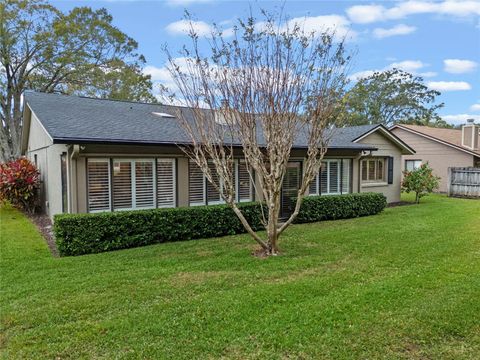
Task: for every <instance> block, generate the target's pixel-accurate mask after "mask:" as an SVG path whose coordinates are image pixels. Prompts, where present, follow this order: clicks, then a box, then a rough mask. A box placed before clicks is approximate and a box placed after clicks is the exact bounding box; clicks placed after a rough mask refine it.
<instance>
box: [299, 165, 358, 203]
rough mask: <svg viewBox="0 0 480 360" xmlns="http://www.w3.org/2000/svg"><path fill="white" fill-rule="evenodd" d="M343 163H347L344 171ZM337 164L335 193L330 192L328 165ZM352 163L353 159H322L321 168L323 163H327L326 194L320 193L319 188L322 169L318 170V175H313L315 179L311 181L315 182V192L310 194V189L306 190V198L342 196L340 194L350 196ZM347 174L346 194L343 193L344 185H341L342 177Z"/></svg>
mask: <svg viewBox="0 0 480 360" xmlns="http://www.w3.org/2000/svg"><path fill="white" fill-rule="evenodd" d="M344 161H348V168H347V169H345V167H344ZM334 162H336V163H337V166H338V171H337V189H338V190H337V191H336V192H331V191H330V163H334ZM352 162H353V158H349V157H346V158H343V157H342V158H327V159H325V158H324V159H322V166H323V163H327V164H328V165H327V190H328V191H327V192H322V189H321V186H322V182H321V173H322V167H320V169H319V170H318V173H317V174H316V175H315V178H314V179H313V181H314V182H315V188H316V192H314V193H311V192H310V187H309V189H308V195H307V196H319V195H320V196H321V195H325V196H329V195H342V194H350V193H351V192H352V189H351V185H352ZM345 170H346V172H345ZM345 174H347V176H348V181H347V188H348V192H346V191H343V189H344V186H345V184H344V183H343V176H344V175H345Z"/></svg>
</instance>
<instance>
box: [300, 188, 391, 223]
mask: <svg viewBox="0 0 480 360" xmlns="http://www.w3.org/2000/svg"><path fill="white" fill-rule="evenodd" d="M385 206H387V199H386V198H385V196H384V195H383V194H379V193H360V194H345V195H331V196H325V195H324V196H307V197H305V198H304V200H303V203H302V207H301V208H300V213H299V214H298V216H297V218H296V219H295V222H296V223H308V222H315V221H322V220H336V219H349V218H355V217H360V216H367V215H374V214H378V213H379V212H381V211H382V210H383V209H384V208H385Z"/></svg>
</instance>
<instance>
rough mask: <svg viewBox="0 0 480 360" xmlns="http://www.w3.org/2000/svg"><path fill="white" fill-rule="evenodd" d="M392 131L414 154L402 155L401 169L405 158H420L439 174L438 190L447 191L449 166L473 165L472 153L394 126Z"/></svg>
mask: <svg viewBox="0 0 480 360" xmlns="http://www.w3.org/2000/svg"><path fill="white" fill-rule="evenodd" d="M392 132H393V133H394V134H395V135H397V136H398V137H399V138H401V139H402V140H403V141H405V142H406V143H407V144H409V145H410V146H412V147H413V148H414V149H415V151H416V154H414V155H404V156H403V157H402V170H404V169H405V161H406V160H422V162H427V161H428V163H429V164H430V166H431V167H432V169H433V173H434V174H435V175H437V176H440V178H441V179H440V188H439V191H440V192H447V177H448V168H449V167H469V166H473V165H474V157H473V155H469V154H467V153H465V152H463V151H461V150H457V149H455V148H453V147H450V146H448V145H444V144H441V143H439V142H436V141H434V140H430V139H427V138H425V137H423V136H421V135H417V134H413V133H411V132H409V131H406V130H403V129H400V128H395V129H393V130H392Z"/></svg>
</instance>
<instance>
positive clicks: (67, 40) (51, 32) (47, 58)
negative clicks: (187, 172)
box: [0, 0, 155, 161]
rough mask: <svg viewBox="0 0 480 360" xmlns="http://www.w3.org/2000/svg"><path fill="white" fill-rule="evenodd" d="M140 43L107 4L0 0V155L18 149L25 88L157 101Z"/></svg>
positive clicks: (2, 157)
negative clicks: (65, 6) (67, 7)
mask: <svg viewBox="0 0 480 360" xmlns="http://www.w3.org/2000/svg"><path fill="white" fill-rule="evenodd" d="M136 50H137V43H136V42H135V41H134V40H133V39H131V38H130V37H128V36H127V35H125V34H124V33H122V32H121V31H120V30H119V29H117V28H116V27H115V26H113V25H112V17H111V15H110V14H108V12H107V11H106V10H105V9H99V10H92V9H90V8H87V7H77V8H74V9H72V10H71V11H70V12H69V13H67V14H64V13H62V12H61V11H59V10H57V9H56V8H55V7H53V6H51V5H49V4H48V3H46V2H44V1H42V0H6V1H5V0H3V1H2V2H1V3H0V64H1V67H0V86H1V87H0V120H1V125H2V126H1V129H0V145H1V146H0V148H1V150H0V161H6V160H7V159H10V158H15V157H18V156H19V155H20V133H21V128H22V119H21V112H22V94H23V92H24V90H25V89H33V90H37V91H43V92H62V93H66V94H79V95H88V96H95V97H108V98H117V99H127V100H141V101H154V100H155V98H154V97H153V96H152V92H151V90H152V83H151V81H150V77H149V76H145V75H143V74H142V72H141V67H142V65H143V64H144V63H145V59H144V58H143V56H141V55H139V54H137V53H136Z"/></svg>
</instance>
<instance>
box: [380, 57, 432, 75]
mask: <svg viewBox="0 0 480 360" xmlns="http://www.w3.org/2000/svg"><path fill="white" fill-rule="evenodd" d="M425 66H427V64H424V63H423V62H421V61H420V60H404V61H400V62H394V63H391V64H390V65H388V66H387V69H393V68H397V69H401V70H403V71H407V72H409V73H412V74H416V73H417V71H418V70H420V69H421V68H424V67H425Z"/></svg>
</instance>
